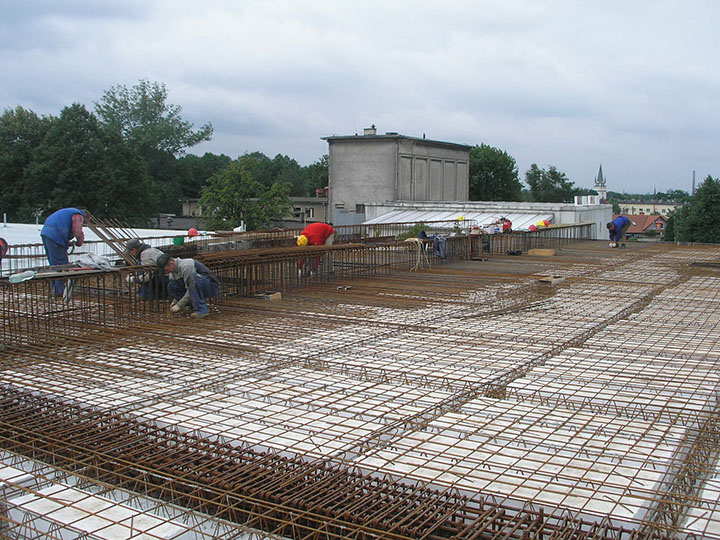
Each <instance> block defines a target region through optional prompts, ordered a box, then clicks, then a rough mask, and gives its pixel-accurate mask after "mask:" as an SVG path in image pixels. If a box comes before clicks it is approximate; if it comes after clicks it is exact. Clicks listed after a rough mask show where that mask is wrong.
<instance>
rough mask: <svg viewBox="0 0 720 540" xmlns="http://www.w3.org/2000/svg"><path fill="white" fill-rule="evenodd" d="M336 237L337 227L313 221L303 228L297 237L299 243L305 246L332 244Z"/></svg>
mask: <svg viewBox="0 0 720 540" xmlns="http://www.w3.org/2000/svg"><path fill="white" fill-rule="evenodd" d="M334 239H335V229H333V228H332V226H331V225H328V224H327V223H311V224H310V225H308V226H307V227H305V228H304V229H303V232H301V233H300V236H298V239H297V245H298V246H300V247H305V246H323V245H325V246H331V245H332V243H333V240H334Z"/></svg>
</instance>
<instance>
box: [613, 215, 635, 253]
mask: <svg viewBox="0 0 720 540" xmlns="http://www.w3.org/2000/svg"><path fill="white" fill-rule="evenodd" d="M630 225H632V221H630V220H629V219H628V218H626V217H625V216H618V217H616V218H615V219H613V220H612V221H611V222H610V223H608V224H607V228H608V232H609V233H610V247H618V244H621V245H622V247H625V242H626V240H627V237H626V233H627V230H628V229H629V228H630Z"/></svg>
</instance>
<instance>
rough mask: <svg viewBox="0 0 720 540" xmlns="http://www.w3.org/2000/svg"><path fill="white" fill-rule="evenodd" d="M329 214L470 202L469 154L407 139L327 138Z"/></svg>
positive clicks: (458, 148) (454, 147)
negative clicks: (398, 204) (393, 204)
mask: <svg viewBox="0 0 720 540" xmlns="http://www.w3.org/2000/svg"><path fill="white" fill-rule="evenodd" d="M328 143H329V151H328V154H329V158H330V159H329V166H330V193H329V198H330V214H331V216H333V217H331V219H334V214H335V213H336V211H338V210H340V209H343V210H345V211H350V212H353V211H355V209H356V206H357V205H365V204H375V203H385V202H388V201H395V200H410V201H427V200H435V201H456V200H467V199H468V196H469V190H470V179H469V158H470V149H469V147H465V146H462V145H457V144H453V143H443V142H441V141H431V140H424V139H416V138H412V137H404V136H374V135H371V136H362V137H360V136H356V137H337V138H335V137H329V138H328Z"/></svg>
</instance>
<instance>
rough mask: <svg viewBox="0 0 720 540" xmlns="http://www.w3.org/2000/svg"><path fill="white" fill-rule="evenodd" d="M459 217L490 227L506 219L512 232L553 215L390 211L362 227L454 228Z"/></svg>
mask: <svg viewBox="0 0 720 540" xmlns="http://www.w3.org/2000/svg"><path fill="white" fill-rule="evenodd" d="M459 216H463V219H464V220H465V221H472V220H474V221H475V222H477V224H478V225H490V224H492V223H493V222H495V221H496V220H498V219H500V218H503V217H504V218H507V219H509V220H510V221H511V222H512V228H513V230H516V231H518V230H524V229H527V228H528V227H530V225H535V224H536V223H537V222H538V221H541V220H545V219H547V220H548V221H550V222H551V223H552V219H553V214H552V213H551V212H543V213H499V212H462V211H457V210H455V211H448V210H392V211H390V212H388V213H387V214H383V215H382V216H378V217H376V218H375V219H371V220H369V221H365V222H363V225H378V224H384V223H410V222H412V223H418V222H421V221H423V222H429V221H448V223H447V225H438V226H439V227H443V226H444V227H447V228H448V229H450V228H452V227H453V226H454V223H452V222H454V221H455V220H457V219H458V217H459Z"/></svg>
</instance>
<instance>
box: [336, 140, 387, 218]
mask: <svg viewBox="0 0 720 540" xmlns="http://www.w3.org/2000/svg"><path fill="white" fill-rule="evenodd" d="M328 155H329V165H330V193H329V198H330V209H331V210H330V213H331V214H333V210H334V209H336V208H338V207H342V208H344V209H345V210H347V211H354V210H355V206H356V205H358V204H366V203H378V202H385V201H392V200H394V199H395V198H396V197H395V182H396V180H395V179H396V177H397V171H396V155H397V144H396V142H395V140H393V139H371V138H368V139H365V138H362V137H358V138H356V139H349V140H340V141H333V142H332V143H331V144H330V149H329V154H328ZM339 205H342V206H339Z"/></svg>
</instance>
